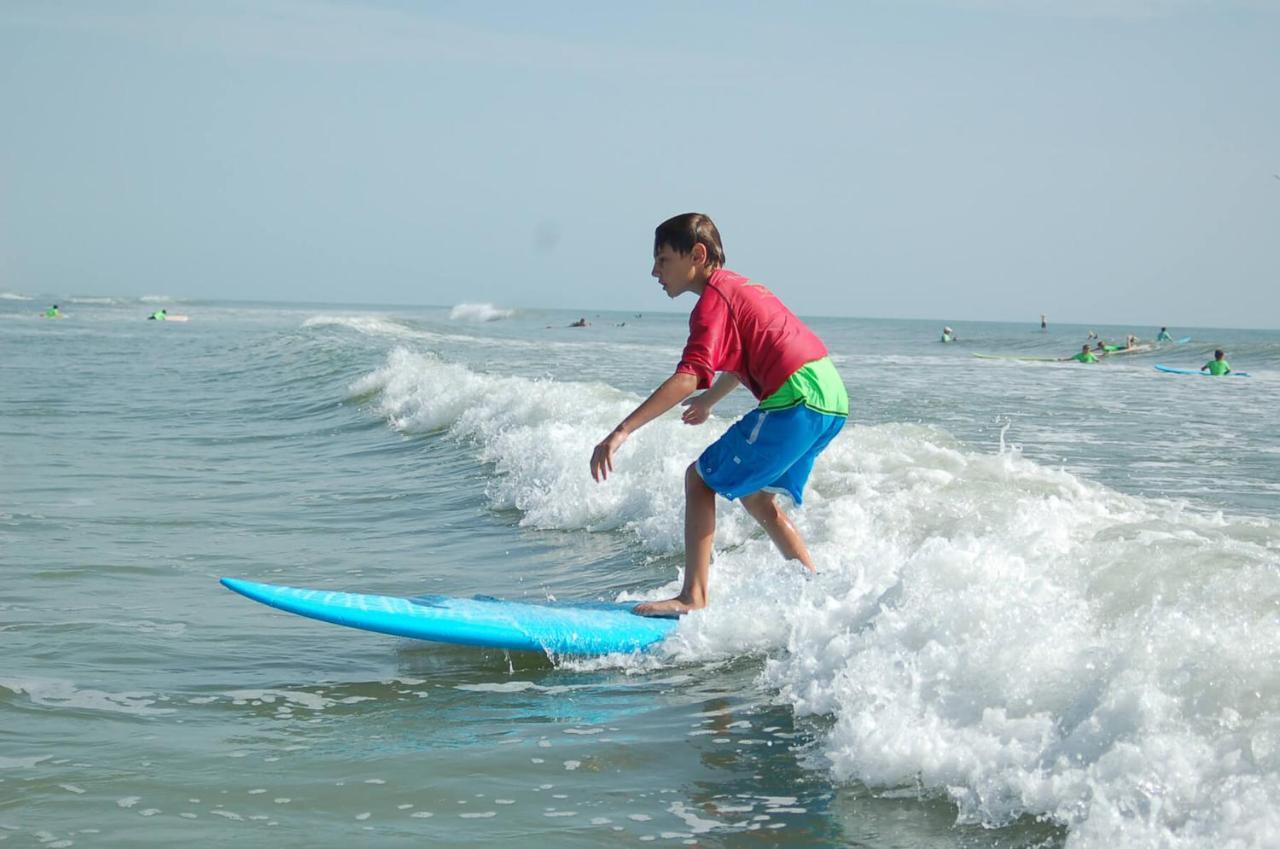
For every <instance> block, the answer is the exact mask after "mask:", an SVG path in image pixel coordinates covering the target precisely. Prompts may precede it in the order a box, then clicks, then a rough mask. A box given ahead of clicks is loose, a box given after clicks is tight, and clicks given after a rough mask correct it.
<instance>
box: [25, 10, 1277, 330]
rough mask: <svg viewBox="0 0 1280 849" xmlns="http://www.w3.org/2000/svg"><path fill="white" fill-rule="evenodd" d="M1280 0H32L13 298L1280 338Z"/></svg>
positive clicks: (28, 13) (28, 14) (28, 19)
mask: <svg viewBox="0 0 1280 849" xmlns="http://www.w3.org/2000/svg"><path fill="white" fill-rule="evenodd" d="M1277 45H1280V0H1060V2H1050V0H863V1H862V2H856V0H848V2H831V3H818V2H792V3H786V4H783V3H776V2H759V3H757V2H724V3H720V2H687V0H686V2H661V0H659V2H653V3H644V4H640V3H627V4H624V3H600V2H598V0H592V2H551V0H548V2H539V3H529V2H492V3H468V2H447V0H444V1H442V2H435V3H431V2H407V0H405V2H396V0H382V1H381V2H375V1H374V0H369V2H321V1H320V0H317V2H299V0H251V1H250V0H246V1H245V2H238V1H237V0H225V2H216V1H215V0H200V2H195V0H192V1H191V2H187V0H168V2H135V1H134V0H86V2H76V0H0V292H12V293H52V294H63V295H72V294H112V295H139V296H141V295H169V296H172V297H175V298H202V299H203V298H213V299H228V300H243V299H252V300H271V301H306V302H332V303H366V304H368V303H378V304H422V305H428V304H432V305H443V306H448V305H453V304H458V303H477V302H487V303H493V304H495V305H497V306H500V307H524V308H536V307H547V308H566V309H583V310H608V309H619V310H628V311H630V310H638V311H657V310H685V309H688V308H689V307H691V306H692V299H691V297H689V296H686V300H687V301H688V303H682V302H680V301H676V302H674V303H672V302H670V301H667V299H666V297H665V295H663V293H662V291H661V290H660V289H659V288H658V285H657V283H656V281H654V280H653V279H652V278H651V277H650V276H649V271H650V268H651V263H652V249H653V243H652V239H653V228H654V226H656V225H657V224H658V223H659V222H660V221H662V220H663V219H665V218H667V217H669V216H671V215H674V214H677V213H680V212H687V211H694V210H696V211H700V212H705V213H708V214H709V215H711V216H712V217H713V218H714V219H715V220H716V222H717V224H718V226H719V229H720V232H721V234H722V235H723V237H724V243H725V251H726V254H727V257H728V265H729V267H730V268H732V269H734V270H736V271H738V272H741V273H743V274H746V275H748V276H750V277H752V278H754V279H756V280H758V281H761V282H763V283H765V284H766V285H768V286H769V287H770V288H772V289H773V290H774V291H775V292H776V293H778V294H779V296H780V297H782V299H783V300H784V301H785V302H786V303H787V304H788V305H789V306H791V307H792V309H793V310H795V311H796V312H798V313H800V314H802V315H823V316H863V317H894V318H926V319H937V320H940V321H956V322H958V321H965V320H1008V321H1024V320H1025V321H1036V322H1038V320H1039V315H1040V314H1041V313H1047V314H1048V316H1049V318H1050V321H1051V322H1052V321H1058V322H1072V323H1090V324H1092V323H1097V324H1124V323H1136V324H1138V325H1141V326H1146V325H1161V324H1167V325H1170V326H1178V325H1181V326H1197V327H1206V326H1215V327H1259V328H1277V327H1280V48H1278V47H1277Z"/></svg>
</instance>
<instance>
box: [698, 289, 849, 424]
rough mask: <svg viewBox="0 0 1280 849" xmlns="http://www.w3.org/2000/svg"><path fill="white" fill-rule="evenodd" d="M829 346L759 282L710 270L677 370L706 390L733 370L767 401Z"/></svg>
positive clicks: (822, 354) (758, 396)
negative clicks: (714, 381) (717, 376)
mask: <svg viewBox="0 0 1280 849" xmlns="http://www.w3.org/2000/svg"><path fill="white" fill-rule="evenodd" d="M826 355H827V346H826V345H824V344H822V340H821V339H819V338H818V337H817V335H815V334H814V332H813V331H812V330H810V329H809V328H807V327H805V325H804V322H802V321H800V319H798V318H796V316H795V314H794V313H792V312H791V310H789V309H787V308H786V307H785V306H783V304H782V301H780V300H778V298H777V296H776V295H774V294H773V293H772V292H770V291H769V290H768V289H766V288H765V287H764V286H762V285H760V284H759V283H753V282H751V281H750V280H748V279H747V278H746V277H743V276H742V275H741V274H735V273H734V272H732V271H729V270H727V269H724V268H717V269H716V270H715V271H713V272H711V277H710V279H708V280H707V285H706V288H705V289H703V291H702V295H701V296H700V297H699V298H698V303H697V304H696V305H695V306H694V308H693V312H691V313H690V314H689V341H688V342H686V343H685V346H684V354H683V355H681V357H680V365H678V366H676V374H680V373H682V372H683V373H685V374H691V375H693V376H694V377H696V378H697V379H698V388H699V389H706V388H708V387H709V386H711V381H712V380H713V379H714V378H715V375H716V372H718V371H731V372H733V373H734V374H735V375H736V376H737V377H738V379H739V380H740V381H742V385H743V386H745V387H747V388H748V389H750V390H751V394H752V395H754V396H756V398H757V399H759V400H762V401H763V400H764V399H765V398H768V397H769V396H770V395H772V394H773V393H774V392H777V391H778V389H779V388H780V387H781V386H782V384H784V383H786V381H787V378H788V377H790V376H791V375H792V374H794V373H795V371H796V369H798V368H800V367H801V366H802V365H804V364H805V363H810V362H813V361H814V360H820V359H822V358H823V357H825V356H826Z"/></svg>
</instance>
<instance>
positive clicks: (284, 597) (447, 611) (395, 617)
mask: <svg viewBox="0 0 1280 849" xmlns="http://www.w3.org/2000/svg"><path fill="white" fill-rule="evenodd" d="M222 585H223V586H225V587H226V588H227V589H229V590H234V591H235V592H238V593H240V594H241V595H243V596H247V597H248V598H251V599H253V600H254V601H260V602H262V603H263V604H266V605H270V606H271V607H274V608H277V609H279V610H284V611H287V612H289V613H296V614H298V615H299V616H307V617H310V618H312V619H319V620H320V621H322V622H332V623H333V624H335V625H346V626H347V627H349V628H360V629H362V630H365V631H376V632H378V633H380V634H391V635H393V636H397V637H410V638H412V639H415V640H431V641H433V642H438V643H457V644H459V645H467V646H487V647H491V648H501V649H515V650H518V651H540V652H547V653H548V654H573V655H598V654H611V653H613V652H635V651H639V650H641V649H644V648H648V647H649V646H652V645H654V644H656V643H659V642H661V641H662V640H663V639H664V638H665V637H666V636H667V635H669V634H670V633H671V632H672V630H674V628H675V627H676V622H675V620H672V619H655V618H651V617H647V616H637V615H636V614H634V613H632V612H631V607H632V606H633V605H631V604H618V603H606V602H546V603H531V602H522V601H504V600H502V599H498V598H490V597H488V596H478V597H476V598H457V597H455V596H447V595H424V596H414V597H412V598H402V597H399V596H387V595H365V594H362V593H344V592H333V591H330V590H308V589H300V588H297V587H281V586H276V585H274V584H259V583H255V582H253V581H242V580H239V579H237V578H223V579H222Z"/></svg>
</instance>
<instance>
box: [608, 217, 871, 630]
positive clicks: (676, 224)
mask: <svg viewBox="0 0 1280 849" xmlns="http://www.w3.org/2000/svg"><path fill="white" fill-rule="evenodd" d="M652 274H653V276H654V277H656V278H658V282H659V283H660V284H661V285H662V288H663V290H664V291H665V292H666V293H667V296H668V297H670V298H675V297H677V296H678V295H682V294H684V293H685V292H693V293H695V294H696V295H697V296H698V302H697V303H696V304H695V305H694V307H693V311H692V313H690V315H689V339H688V342H686V343H685V348H684V353H683V354H682V355H681V358H680V363H679V365H677V366H676V370H675V374H673V375H671V377H669V378H667V379H666V380H665V381H663V383H662V385H661V386H659V387H658V388H657V389H656V390H654V392H653V394H651V395H650V396H649V398H648V399H647V400H646V401H645V402H644V403H643V404H641V405H640V406H639V407H637V408H636V409H635V410H634V411H633V412H632V413H631V414H630V415H628V416H627V417H626V418H625V419H623V420H622V422H621V423H620V424H619V425H618V426H617V427H616V428H614V429H613V431H612V432H611V433H610V434H609V435H608V436H606V437H605V438H604V439H603V440H601V442H600V444H599V445H597V446H596V447H595V450H594V451H593V452H592V454H591V477H592V478H594V479H595V480H596V481H603V480H605V479H607V478H608V476H609V473H610V472H612V471H613V457H614V453H615V452H616V451H617V450H618V449H619V448H620V447H621V446H622V444H623V443H624V442H626V440H627V438H628V437H630V436H631V434H632V433H634V432H635V431H636V430H638V429H639V428H640V427H642V426H643V425H645V424H647V423H648V422H650V421H652V420H653V419H655V418H657V417H658V416H660V415H662V414H663V413H665V412H666V411H667V410H669V409H671V408H672V407H674V406H675V405H676V404H678V403H683V404H684V406H686V407H687V408H688V409H686V410H685V411H684V414H683V415H682V417H681V418H682V419H683V421H684V422H685V423H686V424H691V425H698V424H702V423H703V422H705V421H706V420H707V417H708V416H709V415H710V414H711V409H712V408H713V407H714V406H715V405H716V404H717V403H718V402H719V401H720V400H721V399H723V398H724V397H725V396H727V395H728V394H729V393H730V392H731V391H733V389H734V388H735V387H736V386H737V385H738V384H739V383H743V384H746V386H747V388H748V389H749V390H750V391H751V394H752V395H754V396H755V397H756V398H757V399H759V402H760V403H759V406H757V407H756V408H755V409H754V410H752V411H751V412H749V413H747V414H746V415H745V416H743V417H742V419H740V420H739V421H738V422H737V423H735V424H734V425H733V426H732V427H730V428H729V429H728V430H727V431H725V433H724V435H722V436H721V437H720V438H719V439H718V440H716V441H715V442H714V443H712V444H711V446H710V447H708V448H707V449H706V450H705V451H703V452H702V456H700V457H699V458H698V459H697V461H696V462H694V463H692V464H691V465H690V466H689V467H688V468H687V469H686V470H685V475H684V491H685V512H684V539H685V547H684V563H685V568H684V585H683V587H682V588H681V590H680V594H679V595H677V596H676V597H675V598H671V599H667V600H665V601H658V602H650V603H647V604H641V605H638V606H637V607H636V608H635V612H636V613H639V614H642V615H646V616H672V615H678V614H681V613H686V612H688V611H690V610H698V609H700V608H703V607H706V605H707V583H708V578H709V576H710V572H711V544H712V541H713V540H714V538H715V529H716V495H717V494H719V495H722V496H724V497H725V498H727V499H729V500H730V501H732V500H733V499H735V498H737V499H741V501H742V506H743V507H745V508H746V510H747V512H748V513H749V514H751V516H752V518H754V519H755V520H756V521H757V522H758V523H759V524H760V526H761V527H763V528H764V530H765V532H766V533H767V534H768V535H769V539H771V540H772V541H773V543H774V545H776V546H777V548H778V550H779V551H780V552H781V553H782V556H783V557H784V558H785V559H787V560H798V561H800V563H801V564H802V565H803V566H804V567H805V568H806V569H808V570H809V571H810V572H813V571H816V570H815V569H814V565H813V560H812V558H811V557H810V556H809V549H808V548H807V547H806V546H805V542H804V539H803V538H802V537H801V536H800V533H799V531H797V530H796V527H795V526H794V525H793V524H791V522H790V520H788V519H787V517H786V514H784V513H783V512H782V510H781V509H780V508H779V507H778V505H777V503H776V500H775V493H778V492H785V493H787V494H788V495H790V496H791V499H792V501H794V502H795V504H796V506H797V507H798V506H800V504H801V502H802V500H803V495H804V487H805V484H806V483H807V482H808V479H809V473H810V471H811V470H812V469H813V462H814V460H815V459H816V458H817V456H818V454H819V453H821V452H822V450H823V449H824V448H826V447H827V445H828V444H829V443H830V442H831V440H832V439H833V438H835V436H836V434H837V433H839V432H840V429H841V428H842V427H843V426H844V423H845V419H846V418H847V417H848V415H849V397H848V394H847V393H846V391H845V387H844V382H843V381H842V380H841V379H840V375H839V374H838V373H837V372H836V367H835V365H834V364H833V363H832V362H831V358H830V357H829V356H828V355H827V347H826V345H824V344H823V343H822V340H821V339H819V338H818V337H817V335H816V334H814V333H813V331H811V330H810V329H809V328H808V327H806V326H805V325H804V323H803V322H801V321H800V319H798V318H796V316H795V314H794V313H792V312H791V311H790V310H789V309H787V308H786V307H785V306H784V305H783V304H782V302H781V301H780V300H778V298H777V296H776V295H774V294H773V293H772V292H770V291H769V290H768V289H766V288H765V287H764V286H762V285H760V284H759V283H756V282H755V281H753V280H749V279H747V278H746V277H743V276H742V275H740V274H735V273H734V272H732V271H729V270H728V269H726V268H725V267H724V248H723V246H722V244H721V241H720V233H719V232H718V231H717V230H716V226H715V224H714V223H713V222H712V221H711V219H710V218H708V217H707V216H706V215H703V214H701V213H697V212H688V213H685V214H683V215H677V216H675V217H674V218H670V219H668V220H666V221H664V222H663V223H661V224H659V225H658V227H657V229H656V230H655V231H654V237H653V271H652ZM717 372H719V374H720V376H719V377H718V378H716V373H717ZM713 378H715V381H714V383H713V382H712V380H713ZM697 389H703V390H705V391H704V392H702V394H700V395H697V396H695V397H692V398H690V397H689V395H690V394H691V393H693V392H694V391H695V390H697Z"/></svg>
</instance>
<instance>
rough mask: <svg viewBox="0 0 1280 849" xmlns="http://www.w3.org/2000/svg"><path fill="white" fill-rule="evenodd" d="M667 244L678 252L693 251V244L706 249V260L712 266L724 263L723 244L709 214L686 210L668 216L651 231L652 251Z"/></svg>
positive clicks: (717, 266)
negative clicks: (680, 213)
mask: <svg viewBox="0 0 1280 849" xmlns="http://www.w3.org/2000/svg"><path fill="white" fill-rule="evenodd" d="M663 245H667V246H668V247H670V248H671V249H672V250H673V251H675V252H676V253H678V254H681V255H683V254H688V253H692V252H693V246H694V245H702V246H703V247H705V248H706V249H707V261H708V262H709V263H710V265H711V267H712V268H719V267H720V266H722V265H724V246H723V245H722V244H721V243H720V231H719V230H717V229H716V225H715V222H714V221H712V220H711V216H709V215H703V214H702V213H701V212H686V213H684V214H683V215H676V216H673V217H672V218H668V219H667V220H666V221H663V222H662V223H661V224H659V225H658V227H657V229H656V230H654V231H653V252H654V254H655V255H656V254H657V253H658V251H660V250H662V246H663Z"/></svg>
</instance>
